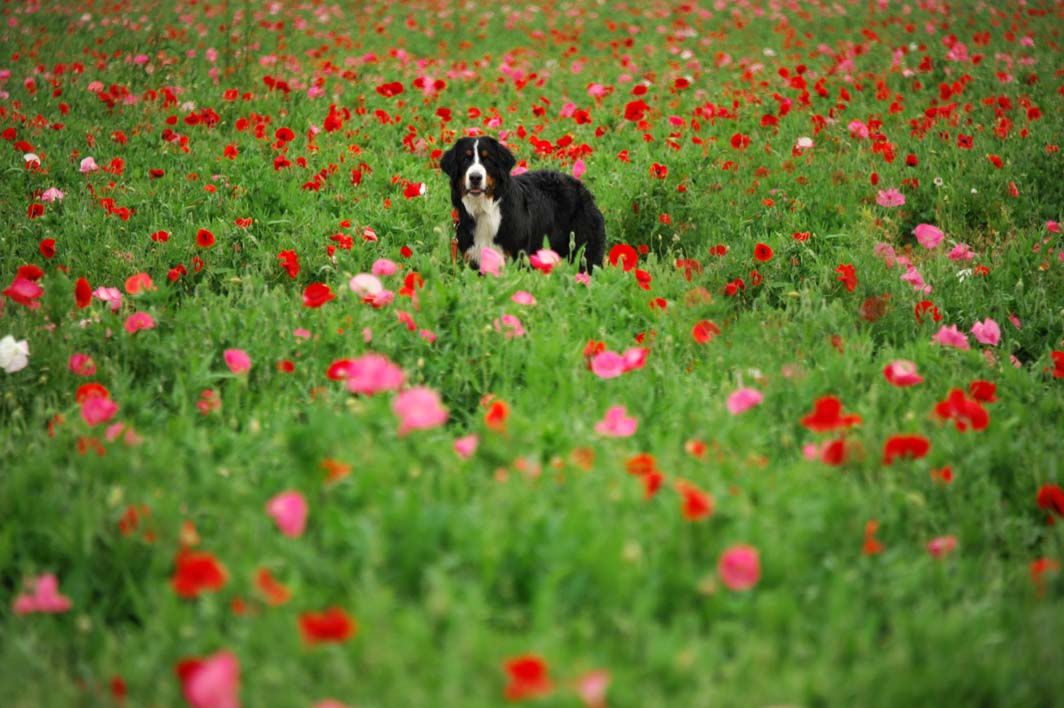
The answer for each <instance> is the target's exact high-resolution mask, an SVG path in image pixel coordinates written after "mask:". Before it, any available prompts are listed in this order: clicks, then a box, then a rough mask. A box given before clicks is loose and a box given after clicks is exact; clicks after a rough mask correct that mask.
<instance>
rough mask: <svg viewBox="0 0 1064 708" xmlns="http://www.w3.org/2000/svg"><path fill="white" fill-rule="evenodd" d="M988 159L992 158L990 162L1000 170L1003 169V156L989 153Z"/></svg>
mask: <svg viewBox="0 0 1064 708" xmlns="http://www.w3.org/2000/svg"><path fill="white" fill-rule="evenodd" d="M986 159H988V160H990V164H992V165H993V166H994V167H996V168H997V169H999V170H1000V169H1001V166H1002V165H1003V164H1004V163H1003V162H1002V160H1001V158H1000V157H998V156H997V155H987V156H986Z"/></svg>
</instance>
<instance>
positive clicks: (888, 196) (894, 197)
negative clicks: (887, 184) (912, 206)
mask: <svg viewBox="0 0 1064 708" xmlns="http://www.w3.org/2000/svg"><path fill="white" fill-rule="evenodd" d="M876 204H878V205H879V206H881V207H888V208H893V207H900V206H904V205H905V195H904V194H902V193H901V192H899V191H898V190H897V189H894V188H893V187H891V188H890V189H882V190H880V191H879V193H878V194H876Z"/></svg>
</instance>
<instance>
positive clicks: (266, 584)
mask: <svg viewBox="0 0 1064 708" xmlns="http://www.w3.org/2000/svg"><path fill="white" fill-rule="evenodd" d="M255 586H256V587H257V588H258V589H259V592H260V593H262V596H263V597H264V598H266V604H268V605H271V606H273V607H278V606H280V605H283V604H285V603H286V602H288V600H289V599H291V597H292V593H291V591H290V590H289V589H288V588H286V587H285V586H284V585H281V583H279V582H277V579H276V578H275V577H273V573H271V572H270V571H269V569H268V568H259V569H258V571H257V572H256V573H255Z"/></svg>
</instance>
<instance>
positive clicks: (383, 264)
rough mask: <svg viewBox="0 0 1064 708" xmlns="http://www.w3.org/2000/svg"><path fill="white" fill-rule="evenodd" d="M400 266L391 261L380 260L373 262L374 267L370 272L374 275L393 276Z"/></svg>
mask: <svg viewBox="0 0 1064 708" xmlns="http://www.w3.org/2000/svg"><path fill="white" fill-rule="evenodd" d="M398 268H399V266H397V265H396V264H395V261H390V260H388V259H387V258H378V259H377V260H376V261H374V262H373V267H372V268H370V271H371V272H372V273H373V275H385V276H387V275H393V274H394V273H395V271H396V270H398Z"/></svg>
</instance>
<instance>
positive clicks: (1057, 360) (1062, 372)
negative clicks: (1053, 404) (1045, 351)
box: [1049, 351, 1064, 379]
mask: <svg viewBox="0 0 1064 708" xmlns="http://www.w3.org/2000/svg"><path fill="white" fill-rule="evenodd" d="M1049 356H1050V357H1052V359H1053V378H1056V379H1064V352H1058V351H1054V352H1050V354H1049Z"/></svg>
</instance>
